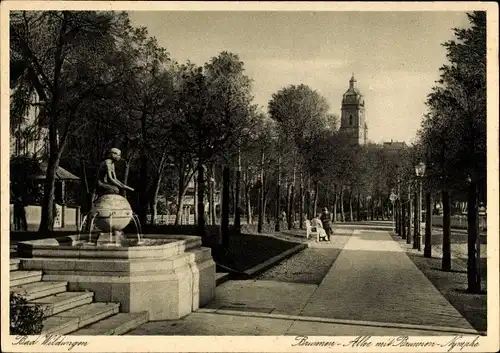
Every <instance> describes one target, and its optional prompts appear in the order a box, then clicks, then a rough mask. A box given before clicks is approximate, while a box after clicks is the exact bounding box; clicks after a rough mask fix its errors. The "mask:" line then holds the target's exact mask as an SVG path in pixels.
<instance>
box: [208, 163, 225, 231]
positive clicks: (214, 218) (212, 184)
mask: <svg viewBox="0 0 500 353" xmlns="http://www.w3.org/2000/svg"><path fill="white" fill-rule="evenodd" d="M211 169H212V170H211V174H210V175H211V180H210V200H209V202H210V205H209V207H210V210H211V213H210V217H211V220H210V223H211V224H212V225H216V224H217V210H216V208H215V191H216V190H215V164H212V168H211ZM212 179H213V181H212ZM220 196H221V195H220V194H219V204H220ZM227 207H228V210H229V204H228V205H227ZM228 212H229V211H228Z"/></svg>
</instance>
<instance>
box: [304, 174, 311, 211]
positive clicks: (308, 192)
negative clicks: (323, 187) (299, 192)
mask: <svg viewBox="0 0 500 353" xmlns="http://www.w3.org/2000/svg"><path fill="white" fill-rule="evenodd" d="M305 198H306V212H305V213H306V215H307V219H311V189H310V183H309V180H307V190H306V191H305Z"/></svg>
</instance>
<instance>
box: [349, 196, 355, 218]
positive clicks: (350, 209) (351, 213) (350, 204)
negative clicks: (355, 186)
mask: <svg viewBox="0 0 500 353" xmlns="http://www.w3.org/2000/svg"><path fill="white" fill-rule="evenodd" d="M353 220H354V216H353V210H352V190H350V191H349V222H352V221H353Z"/></svg>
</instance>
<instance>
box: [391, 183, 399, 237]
mask: <svg viewBox="0 0 500 353" xmlns="http://www.w3.org/2000/svg"><path fill="white" fill-rule="evenodd" d="M397 198H398V197H397V196H396V194H395V193H394V190H392V191H391V195H390V196H389V200H391V203H392V226H393V229H392V231H393V233H394V235H396V222H395V220H396V219H395V217H394V202H395V201H396V200H397Z"/></svg>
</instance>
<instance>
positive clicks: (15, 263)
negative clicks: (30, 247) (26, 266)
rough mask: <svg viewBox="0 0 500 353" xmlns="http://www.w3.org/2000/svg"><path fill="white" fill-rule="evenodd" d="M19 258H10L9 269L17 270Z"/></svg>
mask: <svg viewBox="0 0 500 353" xmlns="http://www.w3.org/2000/svg"><path fill="white" fill-rule="evenodd" d="M20 262H21V260H19V259H10V270H11V271H17V270H19V263H20Z"/></svg>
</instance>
